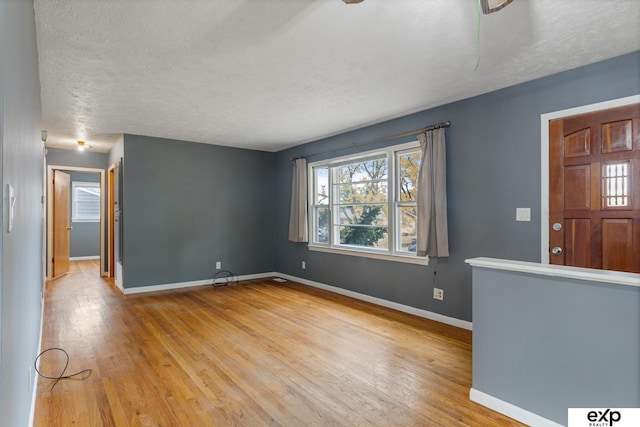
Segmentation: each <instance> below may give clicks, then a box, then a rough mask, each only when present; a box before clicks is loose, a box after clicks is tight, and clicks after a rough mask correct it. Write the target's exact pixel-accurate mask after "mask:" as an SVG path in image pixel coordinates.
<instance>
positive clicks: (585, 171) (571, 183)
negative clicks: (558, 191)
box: [564, 164, 591, 210]
mask: <svg viewBox="0 0 640 427" xmlns="http://www.w3.org/2000/svg"><path fill="white" fill-rule="evenodd" d="M564 188H572V189H573V190H572V191H566V192H565V193H564V207H565V209H588V210H590V209H591V165H588V164H587V165H579V166H568V167H566V168H565V169H564Z"/></svg>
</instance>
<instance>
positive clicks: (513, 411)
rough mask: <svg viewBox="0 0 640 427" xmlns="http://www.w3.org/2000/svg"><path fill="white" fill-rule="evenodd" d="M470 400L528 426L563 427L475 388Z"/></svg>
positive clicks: (471, 392) (470, 393)
mask: <svg viewBox="0 0 640 427" xmlns="http://www.w3.org/2000/svg"><path fill="white" fill-rule="evenodd" d="M469 399H471V401H473V402H476V403H479V404H480V405H482V406H486V407H487V408H489V409H492V410H494V411H496V412H499V413H501V414H503V415H506V416H507V417H509V418H513V419H514V420H517V421H520V422H521V423H524V424H526V425H528V426H536V427H562V424H558V423H556V422H555V421H551V420H549V419H547V418H544V417H541V416H540V415H538V414H534V413H533V412H529V411H527V410H526V409H522V408H520V407H519V406H515V405H513V404H511V403H508V402H505V401H504V400H501V399H498V398H497V397H493V396H491V395H490V394H487V393H484V392H481V391H479V390H476V389H474V388H471V390H470V391H469Z"/></svg>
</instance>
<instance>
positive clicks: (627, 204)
mask: <svg viewBox="0 0 640 427" xmlns="http://www.w3.org/2000/svg"><path fill="white" fill-rule="evenodd" d="M549 220H550V221H549V222H550V224H549V226H550V230H549V244H550V250H551V248H555V250H554V251H552V254H551V255H550V262H551V263H552V264H563V265H572V266H579V267H589V268H604V269H607V270H617V271H630V272H638V273H640V104H633V105H628V106H625V107H619V108H612V109H609V110H603V111H596V112H593V113H588V114H582V115H578V116H573V117H566V118H563V119H558V120H552V121H550V122H549ZM553 224H559V225H560V226H559V227H558V225H556V227H555V228H553Z"/></svg>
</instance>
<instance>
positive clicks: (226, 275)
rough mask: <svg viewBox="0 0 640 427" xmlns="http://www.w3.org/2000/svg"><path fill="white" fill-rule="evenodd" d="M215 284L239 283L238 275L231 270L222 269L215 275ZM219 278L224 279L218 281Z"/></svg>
mask: <svg viewBox="0 0 640 427" xmlns="http://www.w3.org/2000/svg"><path fill="white" fill-rule="evenodd" d="M212 279H213V283H212V285H213V286H227V285H228V284H229V283H238V275H237V274H235V273H232V272H230V271H229V270H220V271H218V272H217V273H216V274H214V275H213V277H212ZM218 280H222V281H221V282H218Z"/></svg>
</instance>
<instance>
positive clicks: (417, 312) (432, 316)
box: [121, 272, 473, 331]
mask: <svg viewBox="0 0 640 427" xmlns="http://www.w3.org/2000/svg"><path fill="white" fill-rule="evenodd" d="M269 277H281V278H283V279H287V280H290V281H292V282H297V283H301V284H303V285H307V286H312V287H314V288H318V289H324V290H325V291H329V292H333V293H334V294H340V295H345V296H348V297H351V298H355V299H358V300H361V301H366V302H370V303H372V304H376V305H379V306H382V307H387V308H391V309H393V310H397V311H401V312H403V313H407V314H412V315H414V316H418V317H422V318H425V319H429V320H434V321H436V322H440V323H444V324H447V325H451V326H455V327H457V328H462V329H466V330H469V331H471V330H472V329H473V324H472V323H471V322H468V321H466V320H460V319H456V318H455V317H449V316H444V315H442V314H438V313H433V312H431V311H427V310H423V309H420V308H415V307H410V306H408V305H404V304H398V303H396V302H392V301H388V300H385V299H382V298H376V297H372V296H369V295H365V294H361V293H358V292H353V291H349V290H347V289H342V288H338V287H335V286H331V285H327V284H324V283H320V282H314V281H312V280H307V279H303V278H301V277H296V276H291V275H290V274H283V273H277V272H270V273H258V274H249V275H245V276H238V281H242V280H253V279H265V278H269ZM211 284H212V281H211V279H208V280H195V281H193V282H182V283H167V284H164V285H152V286H139V287H134V288H126V289H124V290H123V293H124V294H125V295H130V294H138V293H145V292H155V291H165V290H171V289H181V288H188V287H192V286H206V285H211ZM121 290H122V289H121Z"/></svg>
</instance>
